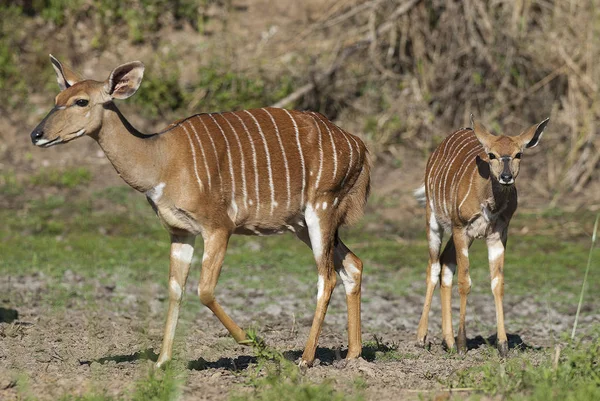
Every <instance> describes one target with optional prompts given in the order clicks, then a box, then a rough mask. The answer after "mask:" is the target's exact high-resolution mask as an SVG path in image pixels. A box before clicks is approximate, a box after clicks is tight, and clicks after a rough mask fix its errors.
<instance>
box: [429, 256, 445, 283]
mask: <svg viewBox="0 0 600 401" xmlns="http://www.w3.org/2000/svg"><path fill="white" fill-rule="evenodd" d="M441 271H442V267H441V266H440V262H435V263H432V264H431V277H430V281H431V284H433V285H436V284H437V283H438V281H439V280H440V272H441Z"/></svg>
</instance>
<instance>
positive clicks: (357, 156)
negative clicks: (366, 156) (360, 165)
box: [348, 133, 360, 161]
mask: <svg viewBox="0 0 600 401" xmlns="http://www.w3.org/2000/svg"><path fill="white" fill-rule="evenodd" d="M348 136H349V137H350V139H352V141H353V142H354V144H355V145H356V160H357V161H358V159H359V158H360V145H359V144H358V141H357V140H356V138H354V135H352V134H350V133H349V134H348Z"/></svg>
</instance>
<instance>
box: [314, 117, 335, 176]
mask: <svg viewBox="0 0 600 401" xmlns="http://www.w3.org/2000/svg"><path fill="white" fill-rule="evenodd" d="M311 114H312V115H313V116H317V118H318V119H319V121H321V122H322V123H323V125H325V128H327V132H328V133H329V139H331V153H333V180H334V181H335V177H336V175H337V167H338V161H337V149H336V148H335V141H334V140H333V134H332V133H331V129H329V125H328V124H327V122H326V121H324V120H323V119H322V118H321V117H320V116H319V114H317V113H315V112H311Z"/></svg>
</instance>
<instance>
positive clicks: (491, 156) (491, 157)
mask: <svg viewBox="0 0 600 401" xmlns="http://www.w3.org/2000/svg"><path fill="white" fill-rule="evenodd" d="M488 157H489V158H490V160H494V159H495V158H496V155H495V154H493V153H488Z"/></svg>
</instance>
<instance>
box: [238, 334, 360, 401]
mask: <svg viewBox="0 0 600 401" xmlns="http://www.w3.org/2000/svg"><path fill="white" fill-rule="evenodd" d="M247 334H248V342H249V343H251V345H252V348H253V349H254V353H255V355H256V358H257V366H256V369H255V370H254V372H253V373H252V374H251V375H250V378H249V383H248V384H250V385H251V386H252V392H251V393H246V394H240V395H233V396H232V397H231V398H230V400H231V401H246V400H261V401H270V400H272V401H278V400H290V401H330V400H333V401H336V400H339V401H342V400H362V399H363V396H362V394H360V393H359V394H355V395H352V396H350V395H348V394H345V393H342V392H339V391H336V390H335V389H334V388H333V385H332V383H331V382H329V381H324V382H322V383H312V382H310V381H309V380H308V379H307V378H306V377H305V376H304V375H303V374H302V372H301V371H300V369H299V368H298V367H297V366H296V365H295V364H294V363H292V362H290V361H288V360H287V359H286V358H285V357H284V356H283V354H282V353H281V352H279V351H277V350H275V349H272V348H270V347H268V346H267V345H266V344H265V343H264V341H262V340H261V339H260V338H259V337H258V336H257V334H256V332H255V331H253V330H248V333H247Z"/></svg>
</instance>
